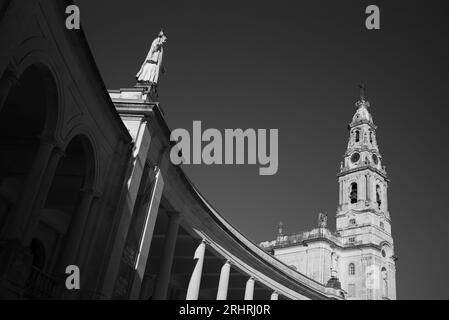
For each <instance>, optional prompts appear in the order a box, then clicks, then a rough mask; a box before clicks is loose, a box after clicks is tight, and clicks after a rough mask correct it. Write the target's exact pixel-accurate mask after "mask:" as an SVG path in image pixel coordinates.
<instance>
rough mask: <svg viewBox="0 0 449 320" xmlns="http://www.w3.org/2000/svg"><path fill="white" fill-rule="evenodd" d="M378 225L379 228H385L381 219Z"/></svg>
mask: <svg viewBox="0 0 449 320" xmlns="http://www.w3.org/2000/svg"><path fill="white" fill-rule="evenodd" d="M379 225H380V228H381V229H382V230H385V226H384V223H383V222H382V221H381V222H380V223H379Z"/></svg>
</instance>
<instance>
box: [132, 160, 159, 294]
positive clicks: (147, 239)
mask: <svg viewBox="0 0 449 320" xmlns="http://www.w3.org/2000/svg"><path fill="white" fill-rule="evenodd" d="M155 172H156V178H155V181H154V185H153V188H152V191H151V199H150V204H149V206H148V211H147V214H146V217H145V224H144V226H143V231H142V238H141V240H140V244H139V252H138V253H137V260H136V263H135V270H136V274H135V277H134V280H133V285H132V289H131V294H130V299H138V298H139V295H140V286H141V285H142V280H143V277H144V274H145V269H146V267H147V261H148V255H149V254H150V246H151V240H152V238H153V231H154V226H155V225H156V219H157V215H158V212H159V203H160V201H161V197H162V192H163V190H164V179H163V176H162V173H161V172H160V170H159V168H158V167H156V168H155Z"/></svg>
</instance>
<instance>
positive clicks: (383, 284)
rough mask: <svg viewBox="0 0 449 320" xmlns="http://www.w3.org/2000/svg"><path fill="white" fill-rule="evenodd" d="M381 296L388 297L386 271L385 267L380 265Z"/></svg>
mask: <svg viewBox="0 0 449 320" xmlns="http://www.w3.org/2000/svg"><path fill="white" fill-rule="evenodd" d="M381 274H382V297H384V298H385V297H388V273H387V269H385V267H382V271H381Z"/></svg>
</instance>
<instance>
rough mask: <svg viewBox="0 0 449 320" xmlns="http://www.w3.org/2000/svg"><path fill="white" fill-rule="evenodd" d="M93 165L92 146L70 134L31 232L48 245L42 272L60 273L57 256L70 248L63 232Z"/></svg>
mask: <svg viewBox="0 0 449 320" xmlns="http://www.w3.org/2000/svg"><path fill="white" fill-rule="evenodd" d="M93 165H94V164H93V150H92V147H91V145H90V143H89V141H88V139H87V138H85V137H84V136H77V137H75V138H73V139H72V140H71V142H70V143H69V145H68V146H67V147H66V149H65V152H64V156H63V157H62V158H61V160H60V161H59V164H58V166H57V169H56V172H55V175H54V177H53V180H52V184H51V187H50V189H49V192H48V194H47V198H46V201H45V204H44V206H43V209H42V210H41V212H40V214H39V222H38V224H37V226H36V229H35V236H36V237H37V238H39V239H40V240H41V241H42V242H43V243H44V246H45V247H46V248H48V252H47V259H48V261H47V263H46V265H45V268H44V269H42V270H41V271H42V273H43V274H44V275H45V276H50V275H53V276H58V275H60V274H61V273H63V270H64V269H61V267H62V266H61V265H60V263H61V262H62V261H61V260H62V259H61V258H62V256H63V255H64V252H65V251H67V250H70V249H68V248H67V240H68V237H67V235H68V232H69V230H70V229H71V228H72V227H73V223H74V221H75V219H76V217H77V216H78V215H79V212H78V211H79V209H80V204H81V202H82V199H83V196H84V194H85V193H84V192H83V190H85V189H90V188H91V187H92V185H91V184H92V177H93ZM76 236H80V237H81V235H76ZM64 268H65V266H64Z"/></svg>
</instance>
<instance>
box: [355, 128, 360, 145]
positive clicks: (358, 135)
mask: <svg viewBox="0 0 449 320" xmlns="http://www.w3.org/2000/svg"><path fill="white" fill-rule="evenodd" d="M359 141H360V131H359V130H356V132H355V142H359Z"/></svg>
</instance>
